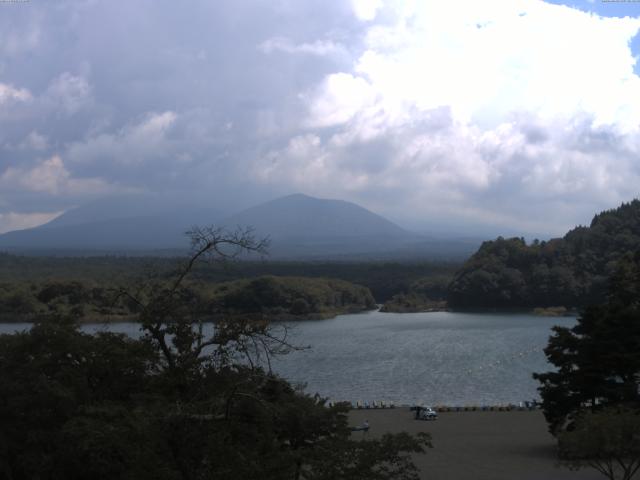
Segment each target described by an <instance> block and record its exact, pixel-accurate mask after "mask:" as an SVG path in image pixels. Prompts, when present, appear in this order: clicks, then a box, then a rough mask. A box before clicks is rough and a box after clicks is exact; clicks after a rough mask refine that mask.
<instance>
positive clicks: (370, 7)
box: [351, 0, 383, 21]
mask: <svg viewBox="0 0 640 480" xmlns="http://www.w3.org/2000/svg"><path fill="white" fill-rule="evenodd" d="M382 5H383V2H382V0H351V7H352V8H353V13H354V14H355V16H356V17H357V18H358V19H359V20H363V21H371V20H373V19H374V18H376V14H377V12H378V10H379V9H380V8H382Z"/></svg>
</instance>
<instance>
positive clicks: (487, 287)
mask: <svg viewBox="0 0 640 480" xmlns="http://www.w3.org/2000/svg"><path fill="white" fill-rule="evenodd" d="M638 249H640V201H638V200H633V201H632V202H630V203H624V204H622V205H621V206H620V207H618V208H616V209H613V210H608V211H605V212H602V213H600V214H597V215H596V216H595V217H594V218H593V220H592V222H591V225H590V226H589V227H577V228H574V229H573V230H571V231H570V232H568V233H567V234H566V235H565V236H564V237H563V238H558V239H553V240H550V241H548V242H537V243H536V242H534V243H533V244H531V245H527V244H526V243H525V242H524V240H523V239H520V238H511V239H504V238H501V237H500V238H498V239H496V240H494V241H490V242H484V243H483V244H482V246H481V247H480V249H479V250H478V251H477V252H476V253H475V254H474V255H473V256H472V257H471V258H470V259H469V260H468V261H467V262H466V263H465V265H464V266H463V267H462V269H461V270H460V271H458V272H457V273H456V275H455V277H454V279H453V281H452V282H451V284H450V285H449V289H448V301H449V305H450V306H452V307H454V308H456V307H458V308H473V307H488V308H495V307H509V308H515V307H548V306H566V307H581V306H584V305H587V304H590V303H597V302H600V301H603V300H604V296H605V294H606V283H607V278H608V276H609V275H610V274H611V273H612V271H613V269H614V268H615V265H616V262H618V261H619V260H620V259H621V258H622V257H623V256H624V255H625V254H627V253H632V252H635V251H636V250H638Z"/></svg>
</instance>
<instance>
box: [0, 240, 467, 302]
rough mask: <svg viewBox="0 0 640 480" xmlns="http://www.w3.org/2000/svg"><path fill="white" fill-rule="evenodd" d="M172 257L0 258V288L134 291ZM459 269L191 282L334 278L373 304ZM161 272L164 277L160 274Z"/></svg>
mask: <svg viewBox="0 0 640 480" xmlns="http://www.w3.org/2000/svg"><path fill="white" fill-rule="evenodd" d="M178 260H179V259H177V258H173V257H131V256H93V257H42V256H17V255H10V254H7V253H1V252H0V283H2V282H6V283H7V284H9V283H10V284H11V285H16V284H18V283H20V284H24V285H27V286H28V285H36V286H38V287H40V286H42V285H44V284H47V283H50V282H53V283H55V282H70V281H77V282H79V283H81V284H83V285H86V284H92V285H95V286H98V287H105V288H108V287H110V286H113V285H115V284H123V283H129V284H131V285H135V284H137V283H140V282H141V281H143V280H147V279H148V277H149V276H151V275H152V276H153V277H154V278H158V279H160V278H165V279H166V278H170V277H171V272H174V271H175V270H176V269H177V268H179V265H180V264H179V261H178ZM459 267H460V264H459V263H445V262H426V261H415V262H373V261H366V262H365V261H362V262H329V261H317V262H294V261H247V260H243V261H236V262H224V263H220V262H210V263H199V264H196V265H195V266H194V269H193V271H192V274H191V278H192V279H193V278H195V279H198V280H199V281H201V282H202V283H205V284H214V283H220V282H229V281H234V280H240V279H245V278H255V277H261V276H266V275H272V276H278V277H306V278H335V279H340V280H344V281H347V282H350V283H355V284H358V285H363V286H365V287H367V288H369V290H371V292H372V293H373V296H374V297H375V298H376V300H377V301H378V302H385V301H386V300H388V299H389V298H391V297H392V296H393V295H395V294H396V293H406V292H408V291H409V289H410V286H411V284H412V283H413V282H415V281H416V280H419V279H421V278H432V277H433V278H437V277H442V276H445V277H449V276H452V275H453V274H454V273H455V271H456V270H458V269H459ZM163 272H165V273H163Z"/></svg>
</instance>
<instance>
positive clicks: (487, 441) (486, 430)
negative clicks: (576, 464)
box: [349, 407, 604, 480]
mask: <svg viewBox="0 0 640 480" xmlns="http://www.w3.org/2000/svg"><path fill="white" fill-rule="evenodd" d="M349 419H350V423H351V425H353V426H356V425H361V424H362V422H364V420H368V421H369V424H370V430H369V432H368V433H367V434H366V435H368V436H369V438H375V437H376V436H380V435H382V434H384V433H387V432H389V433H397V432H402V431H406V432H410V433H417V432H428V433H430V434H431V436H432V443H433V447H434V448H432V449H429V450H428V451H427V453H426V454H425V455H417V456H416V458H415V461H416V465H417V466H418V467H419V468H420V471H421V476H420V478H422V479H429V480H467V479H468V480H502V479H505V480H506V479H508V480H513V479H517V480H565V479H566V480H571V479H576V480H577V479H580V480H592V479H593V480H598V479H602V478H604V477H602V475H600V474H599V473H598V472H596V471H595V470H592V469H583V470H580V471H577V472H575V471H570V470H567V469H566V468H563V467H558V466H557V460H556V442H555V440H554V439H553V437H552V436H551V435H550V434H549V433H548V432H547V425H546V423H545V420H544V417H543V415H542V412H540V411H539V410H534V411H511V412H449V413H440V414H439V415H438V419H437V420H435V421H421V420H415V419H414V417H413V412H410V411H409V408H408V407H400V408H395V409H380V410H352V411H351V413H350V414H349ZM353 435H354V438H362V437H363V436H364V434H363V433H362V432H354V434H353ZM365 438H366V437H365Z"/></svg>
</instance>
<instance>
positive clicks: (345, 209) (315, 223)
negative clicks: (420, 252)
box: [223, 193, 408, 240]
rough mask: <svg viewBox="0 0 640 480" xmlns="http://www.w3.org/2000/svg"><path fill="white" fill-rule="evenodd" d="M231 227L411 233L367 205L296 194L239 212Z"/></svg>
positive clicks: (315, 234) (294, 234) (294, 233)
mask: <svg viewBox="0 0 640 480" xmlns="http://www.w3.org/2000/svg"><path fill="white" fill-rule="evenodd" d="M223 223H224V224H225V225H227V226H230V227H231V226H235V225H243V226H252V227H253V228H255V230H256V232H258V233H259V234H261V235H270V236H271V237H272V238H298V239H303V238H310V239H314V240H316V239H318V238H333V237H354V236H362V237H367V236H374V235H375V236H383V237H398V236H406V235H408V232H406V231H405V230H404V229H402V228H401V227H399V226H398V225H396V224H395V223H393V222H390V221H389V220H387V219H386V218H384V217H382V216H380V215H378V214H375V213H373V212H371V211H369V210H367V209H366V208H364V207H361V206H359V205H356V204H355V203H351V202H346V201H344V200H329V199H321V198H315V197H311V196H309V195H305V194H302V193H295V194H292V195H287V196H284V197H279V198H276V199H273V200H270V201H268V202H265V203H263V204H260V205H256V206H254V207H251V208H248V209H246V210H243V211H242V212H239V213H237V214H235V215H233V216H231V217H229V218H227V219H226V220H225V221H224V222H223Z"/></svg>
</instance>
